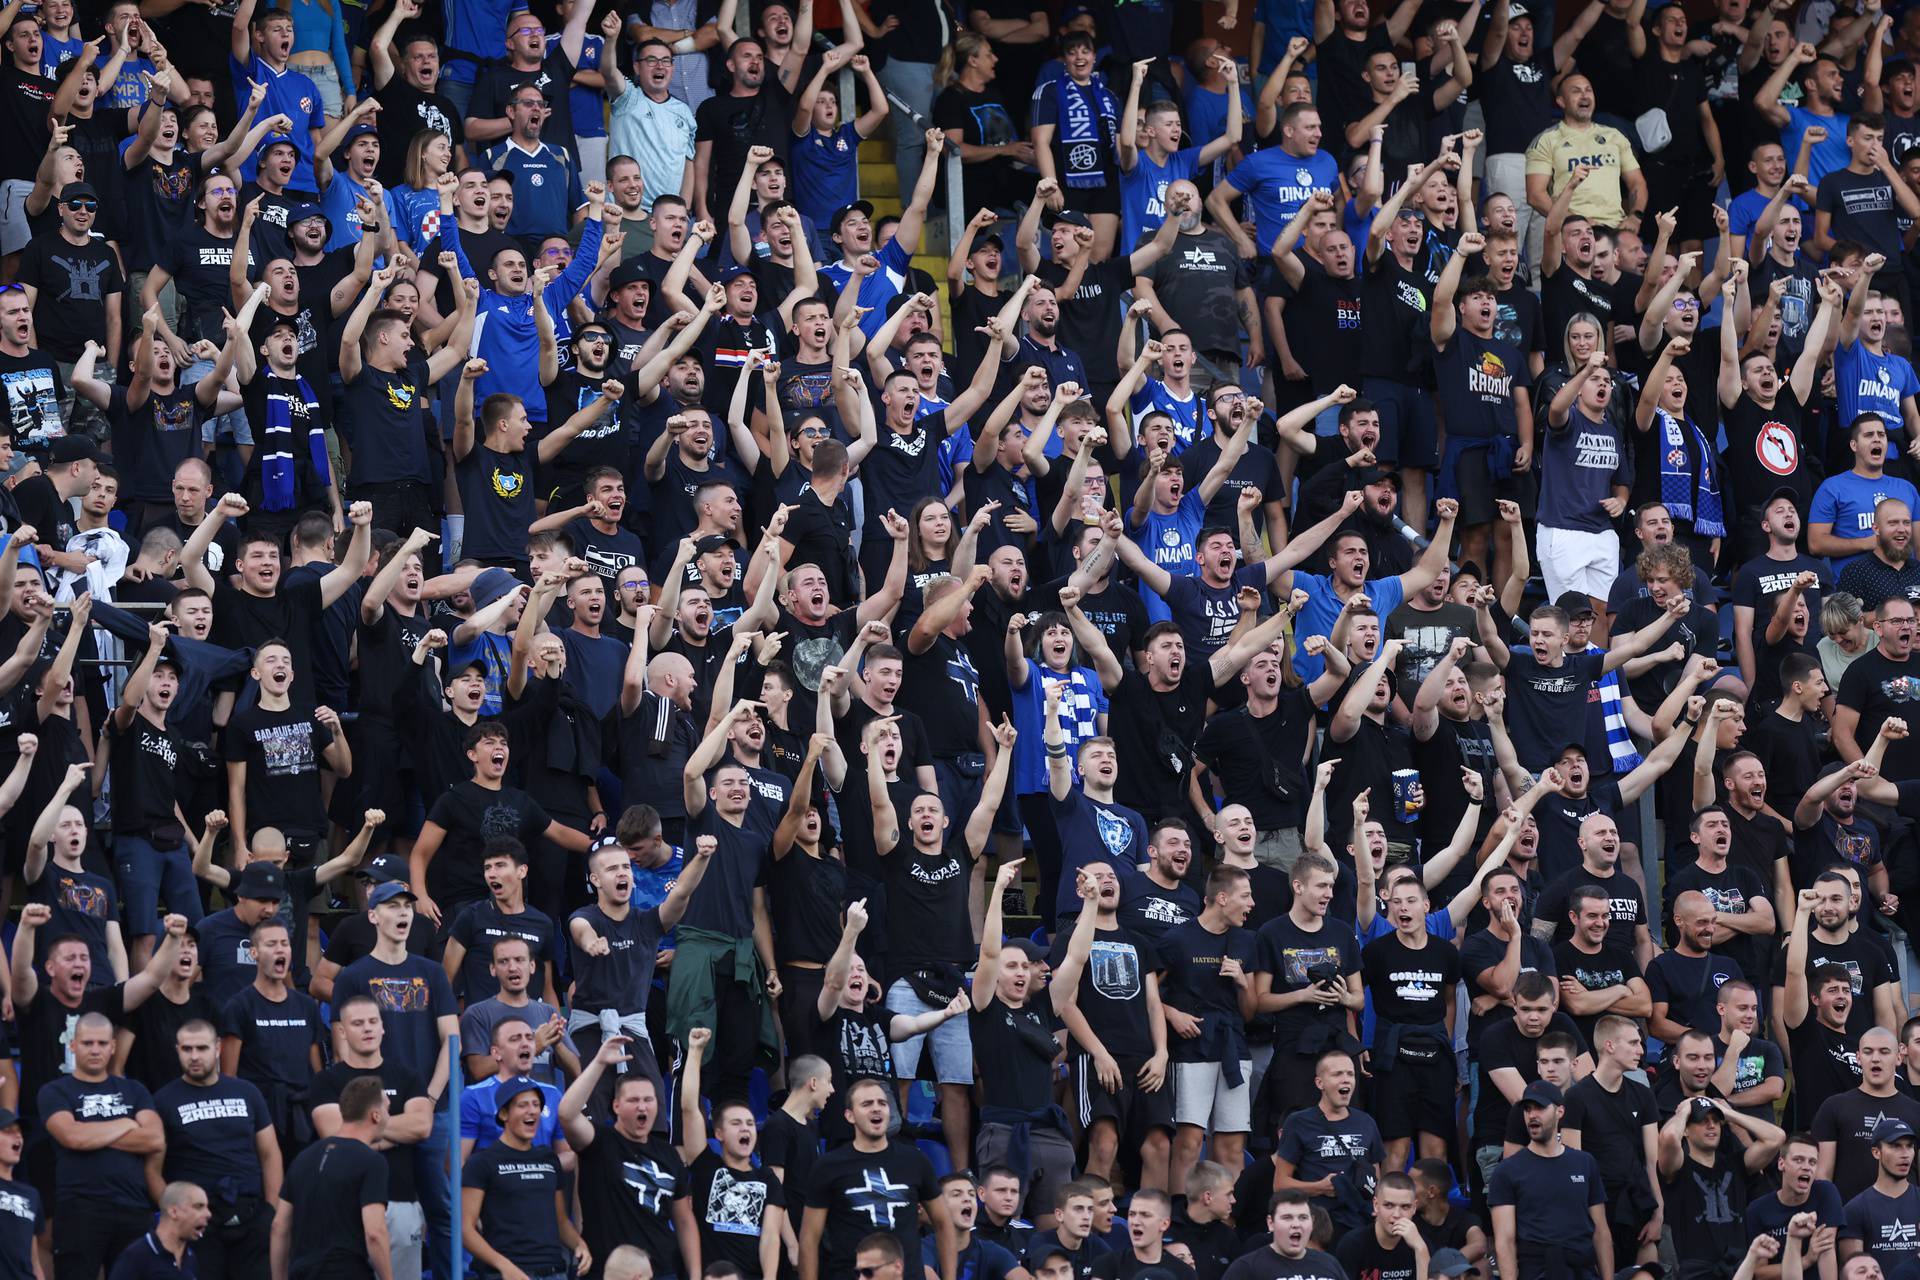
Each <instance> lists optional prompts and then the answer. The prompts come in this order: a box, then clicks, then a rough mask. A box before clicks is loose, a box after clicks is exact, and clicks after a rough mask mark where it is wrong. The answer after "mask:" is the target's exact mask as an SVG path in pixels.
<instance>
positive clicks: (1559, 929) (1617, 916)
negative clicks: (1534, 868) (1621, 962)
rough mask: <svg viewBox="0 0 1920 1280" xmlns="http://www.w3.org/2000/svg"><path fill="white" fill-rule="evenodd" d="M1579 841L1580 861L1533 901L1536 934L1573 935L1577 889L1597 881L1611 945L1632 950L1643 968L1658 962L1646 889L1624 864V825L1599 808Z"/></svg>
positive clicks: (1583, 825) (1549, 938)
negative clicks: (1655, 960) (1604, 903)
mask: <svg viewBox="0 0 1920 1280" xmlns="http://www.w3.org/2000/svg"><path fill="white" fill-rule="evenodd" d="M1575 842H1576V844H1577V845H1578V847H1579V849H1580V865H1579V866H1577V867H1574V868H1572V869H1571V870H1568V871H1565V872H1563V873H1562V874H1560V875H1558V876H1555V877H1554V878H1553V879H1552V880H1550V881H1548V882H1547V886H1546V888H1544V889H1542V890H1541V891H1540V897H1539V900H1538V901H1536V902H1535V903H1534V906H1533V935H1534V936H1535V937H1536V938H1539V939H1541V940H1542V941H1544V942H1552V943H1556V944H1557V943H1562V942H1565V941H1566V940H1567V939H1568V938H1570V937H1572V936H1573V932H1574V924H1575V921H1574V920H1573V919H1572V915H1571V912H1572V904H1573V895H1574V893H1575V891H1577V890H1578V889H1580V888H1582V887H1583V886H1586V885H1593V886H1595V887H1596V888H1598V889H1600V890H1601V891H1602V892H1604V893H1605V894H1606V895H1607V912H1608V922H1607V944H1608V945H1609V946H1612V947H1617V948H1619V949H1620V950H1622V951H1630V952H1632V953H1633V957H1634V959H1635V960H1636V961H1637V962H1638V963H1639V965H1640V967H1641V968H1642V969H1645V968H1646V967H1647V966H1648V965H1650V964H1652V963H1653V950H1654V948H1653V931H1652V930H1651V929H1650V928H1648V924H1649V921H1650V919H1651V917H1650V915H1649V913H1648V911H1647V895H1646V891H1645V890H1644V889H1642V888H1641V887H1640V882H1639V881H1638V880H1635V879H1634V878H1633V877H1632V876H1630V875H1628V874H1627V873H1626V872H1625V871H1622V870H1621V869H1620V852H1621V848H1622V841H1621V839H1620V828H1619V826H1618V824H1616V823H1615V822H1614V820H1613V817H1612V815H1611V814H1608V813H1605V812H1602V811H1595V812H1593V813H1589V814H1588V815H1587V816H1586V817H1584V818H1582V819H1581V820H1580V829H1579V834H1578V835H1577V836H1576V837H1575Z"/></svg>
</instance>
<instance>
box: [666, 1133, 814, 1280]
mask: <svg viewBox="0 0 1920 1280" xmlns="http://www.w3.org/2000/svg"><path fill="white" fill-rule="evenodd" d="M764 1154H765V1153H764V1151H763V1152H762V1155H763V1157H764ZM688 1173H689V1176H690V1178H691V1180H692V1196H693V1217H694V1221H696V1222H698V1223H699V1224H700V1257H701V1260H702V1262H704V1263H707V1264H709V1265H710V1264H712V1263H713V1262H716V1261H725V1262H731V1263H732V1264H733V1265H734V1266H736V1267H738V1268H740V1274H742V1275H748V1276H751V1275H759V1274H760V1237H761V1234H762V1233H763V1231H764V1229H765V1227H764V1224H765V1222H766V1218H767V1210H768V1209H769V1208H779V1209H785V1208H786V1206H787V1195H786V1189H785V1188H784V1187H782V1186H781V1185H780V1180H779V1179H778V1178H776V1177H774V1176H773V1173H772V1171H771V1170H769V1169H767V1168H766V1167H765V1166H764V1165H761V1166H757V1167H750V1168H747V1169H735V1168H732V1167H730V1166H729V1165H728V1164H727V1162H726V1161H724V1160H722V1159H721V1158H720V1156H719V1155H718V1154H717V1153H715V1152H713V1151H703V1152H701V1153H700V1154H699V1155H698V1156H696V1157H694V1161H693V1164H692V1166H691V1168H690V1169H689V1170H688ZM668 1265H669V1266H671V1265H672V1263H671V1260H669V1263H668Z"/></svg>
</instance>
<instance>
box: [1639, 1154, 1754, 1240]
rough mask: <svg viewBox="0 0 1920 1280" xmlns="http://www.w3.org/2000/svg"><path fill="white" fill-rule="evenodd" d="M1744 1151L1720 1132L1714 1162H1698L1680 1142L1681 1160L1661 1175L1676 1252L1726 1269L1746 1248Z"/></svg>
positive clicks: (1746, 1181)
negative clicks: (1671, 1171) (1669, 1174)
mask: <svg viewBox="0 0 1920 1280" xmlns="http://www.w3.org/2000/svg"><path fill="white" fill-rule="evenodd" d="M1745 1152H1746V1147H1745V1145H1744V1144H1743V1143H1742V1142H1741V1141H1740V1139H1739V1138H1738V1137H1736V1136H1735V1135H1734V1134H1732V1133H1725V1134H1723V1135H1722V1136H1721V1139H1720V1145H1719V1146H1718V1147H1717V1148H1716V1149H1715V1150H1714V1153H1713V1162H1712V1163H1711V1164H1702V1163H1701V1162H1700V1161H1698V1160H1696V1159H1694V1157H1693V1153H1692V1152H1691V1151H1690V1150H1689V1149H1688V1148H1687V1146H1686V1144H1685V1143H1684V1141H1683V1142H1682V1144H1681V1155H1682V1158H1683V1163H1682V1164H1681V1166H1680V1168H1679V1169H1678V1170H1677V1171H1676V1172H1675V1174H1674V1176H1673V1177H1671V1178H1665V1177H1663V1178H1662V1179H1661V1180H1660V1183H1661V1189H1662V1192H1663V1193H1664V1194H1663V1196H1662V1199H1663V1200H1664V1202H1665V1205H1666V1218H1667V1223H1668V1225H1669V1229H1670V1230H1671V1231H1672V1232H1673V1242H1674V1247H1675V1248H1676V1249H1678V1250H1679V1252H1680V1256H1681V1257H1683V1258H1689V1259H1699V1260H1700V1261H1701V1263H1703V1264H1714V1263H1717V1264H1718V1269H1719V1270H1725V1269H1727V1268H1729V1267H1732V1266H1734V1265H1736V1259H1737V1258H1738V1257H1739V1256H1740V1255H1741V1254H1742V1253H1744V1252H1746V1245H1747V1241H1748V1236H1747V1234H1746V1216H1747V1185H1748V1179H1747V1171H1746V1168H1745V1164H1744V1156H1745Z"/></svg>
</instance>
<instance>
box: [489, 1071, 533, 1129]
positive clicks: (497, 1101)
mask: <svg viewBox="0 0 1920 1280" xmlns="http://www.w3.org/2000/svg"><path fill="white" fill-rule="evenodd" d="M539 1092H540V1085H539V1084H538V1083H537V1082H536V1081H535V1080H534V1078H533V1077H532V1076H515V1077H514V1078H513V1079H511V1080H508V1081H505V1082H503V1083H502V1084H501V1085H500V1087H499V1088H497V1089H495V1090H494V1091H493V1118H494V1119H495V1120H504V1119H506V1116H507V1108H508V1107H510V1106H512V1105H513V1100H514V1099H515V1098H517V1097H519V1096H520V1095H521V1094H523V1093H536V1094H537V1093H539Z"/></svg>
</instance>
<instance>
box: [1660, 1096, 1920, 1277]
mask: <svg viewBox="0 0 1920 1280" xmlns="http://www.w3.org/2000/svg"><path fill="white" fill-rule="evenodd" d="M1786 1137H1787V1135H1786V1131H1785V1130H1784V1129H1781V1128H1780V1127H1779V1126H1777V1125H1774V1124H1770V1123H1768V1122H1767V1121H1765V1120H1756V1119H1754V1118H1753V1117H1751V1116H1748V1115H1744V1114H1742V1113H1741V1112H1739V1111H1736V1110H1735V1109H1734V1108H1733V1107H1732V1106H1730V1105H1728V1103H1727V1102H1726V1101H1725V1100H1724V1099H1721V1098H1713V1097H1696V1098H1692V1099H1690V1100H1689V1101H1688V1102H1687V1103H1686V1104H1685V1105H1683V1106H1681V1107H1679V1108H1678V1109H1677V1110H1675V1111H1674V1113H1673V1115H1672V1116H1671V1117H1669V1118H1668V1120H1667V1122H1666V1123H1665V1124H1663V1125H1661V1126H1660V1157H1659V1171H1660V1186H1661V1192H1662V1196H1663V1203H1664V1206H1665V1210H1666V1214H1665V1216H1666V1222H1667V1226H1668V1229H1669V1230H1670V1231H1671V1232H1672V1233H1673V1242H1674V1247H1675V1248H1676V1249H1678V1250H1680V1251H1681V1252H1680V1256H1682V1257H1684V1258H1687V1259H1689V1260H1690V1262H1691V1264H1692V1266H1693V1267H1695V1268H1697V1270H1698V1271H1699V1273H1700V1274H1701V1275H1703V1276H1728V1275H1731V1274H1732V1273H1733V1271H1734V1270H1735V1268H1736V1267H1737V1266H1738V1265H1739V1263H1740V1260H1741V1255H1742V1254H1743V1253H1744V1252H1745V1250H1744V1248H1743V1245H1744V1244H1745V1243H1746V1241H1747V1240H1748V1236H1747V1234H1746V1226H1745V1219H1746V1212H1747V1188H1748V1185H1749V1179H1750V1177H1751V1176H1752V1175H1753V1174H1755V1173H1757V1172H1759V1171H1760V1170H1762V1169H1764V1168H1766V1167H1767V1165H1768V1164H1770V1163H1772V1161H1773V1158H1774V1154H1775V1153H1776V1152H1778V1151H1779V1150H1780V1144H1781V1143H1783V1142H1785V1141H1786ZM1916 1195H1920V1192H1917V1193H1916Z"/></svg>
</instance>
